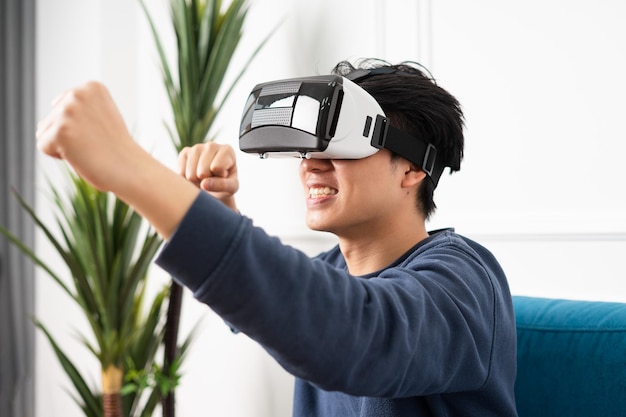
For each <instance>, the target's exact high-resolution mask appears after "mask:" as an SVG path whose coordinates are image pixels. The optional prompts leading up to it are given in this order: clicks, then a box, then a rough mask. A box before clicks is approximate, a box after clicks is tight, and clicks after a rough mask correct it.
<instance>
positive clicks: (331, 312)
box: [158, 194, 514, 397]
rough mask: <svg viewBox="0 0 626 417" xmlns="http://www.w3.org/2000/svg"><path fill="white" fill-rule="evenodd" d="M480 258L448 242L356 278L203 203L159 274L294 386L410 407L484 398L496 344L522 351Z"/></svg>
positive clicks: (500, 290) (443, 239) (499, 286)
mask: <svg viewBox="0 0 626 417" xmlns="http://www.w3.org/2000/svg"><path fill="white" fill-rule="evenodd" d="M476 250H480V249H476V248H473V247H472V246H470V244H468V243H467V241H466V240H464V239H462V238H460V237H458V235H455V234H453V233H450V234H446V233H444V234H443V235H442V236H440V237H438V238H437V239H431V241H430V242H428V243H427V244H425V245H422V246H420V247H419V248H418V249H417V250H416V251H415V252H414V253H412V254H410V255H409V256H408V257H406V259H403V260H402V261H400V262H399V263H398V264H397V265H394V266H392V267H390V268H387V269H385V270H383V271H382V272H380V273H379V274H374V275H373V276H369V277H354V276H351V275H349V274H348V273H347V272H346V270H345V268H342V267H341V265H340V264H331V263H329V262H328V261H327V260H325V259H310V258H308V257H307V256H306V255H304V254H303V253H301V252H299V251H297V250H295V249H293V248H291V247H288V246H284V245H282V244H281V243H280V241H279V240H278V239H276V238H271V237H269V236H267V235H266V234H265V233H264V232H263V230H262V229H259V228H256V227H254V226H253V225H252V223H251V221H250V220H249V219H246V218H245V217H242V216H239V215H237V214H236V213H233V212H231V211H230V210H228V209H226V208H224V207H222V206H221V203H219V202H217V201H215V200H213V199H212V198H211V197H209V196H207V195H202V194H201V195H200V196H199V197H198V199H197V200H196V202H195V203H194V205H193V206H192V207H191V209H190V211H189V212H188V213H187V216H186V217H185V219H184V220H183V222H182V223H181V225H180V226H179V229H178V230H177V231H176V232H175V234H174V235H173V236H172V238H171V239H170V241H169V242H168V244H167V245H166V247H165V248H164V250H163V252H162V253H161V255H160V257H159V259H158V264H159V265H161V266H162V267H163V268H164V269H166V270H167V271H168V272H170V273H172V274H173V275H174V276H175V277H176V279H177V280H179V282H181V283H182V284H183V285H186V286H187V287H189V288H190V289H191V290H192V291H193V293H194V296H195V297H196V298H197V299H198V300H199V301H201V302H203V303H206V304H207V305H209V306H210V307H211V308H212V309H213V310H214V311H215V312H216V313H217V314H219V315H220V316H221V317H222V318H223V319H224V320H225V321H227V322H228V323H230V324H232V325H233V326H235V327H236V328H237V329H239V330H240V331H242V332H244V333H246V334H247V335H248V336H250V337H251V338H252V339H254V340H256V341H257V342H259V343H260V344H262V345H263V346H264V347H265V348H266V349H267V350H268V351H269V352H270V354H272V355H273V356H274V357H275V358H276V359H277V360H278V361H279V362H280V363H281V365H282V366H283V367H285V369H287V370H288V371H289V372H291V373H292V374H294V375H295V376H297V377H299V378H302V379H304V380H307V381H310V382H311V383H313V384H314V385H315V386H318V387H321V388H323V389H325V390H329V391H330V390H337V391H342V392H345V393H348V394H351V395H362V396H376V397H382V396H384V397H407V396H416V395H428V394H433V393H441V392H458V391H470V390H477V389H480V388H481V387H483V386H485V385H486V384H487V383H488V381H489V377H490V374H491V372H492V370H493V366H494V361H495V360H498V357H497V356H496V357H495V358H494V353H493V346H494V344H495V343H496V338H504V339H507V338H509V339H511V340H513V342H511V340H503V342H504V343H506V346H510V345H511V343H514V336H511V335H510V334H509V333H510V331H509V332H502V330H501V329H500V327H501V326H502V324H501V323H500V322H499V320H503V321H505V322H508V323H505V325H507V324H508V325H510V323H512V318H511V317H512V313H511V311H510V310H511V309H510V306H509V305H508V304H507V302H506V297H505V296H506V295H507V294H508V288H506V284H505V283H504V284H503V283H502V282H501V280H500V278H499V277H498V274H500V273H501V271H499V267H498V266H497V264H491V262H485V261H484V260H483V258H484V257H485V254H480V253H478V252H476ZM489 259H491V258H489ZM494 262H495V260H494ZM501 317H502V319H501ZM513 332H514V329H513ZM500 333H501V334H502V336H501V335H500ZM512 350H513V352H514V347H512ZM496 365H497V364H496Z"/></svg>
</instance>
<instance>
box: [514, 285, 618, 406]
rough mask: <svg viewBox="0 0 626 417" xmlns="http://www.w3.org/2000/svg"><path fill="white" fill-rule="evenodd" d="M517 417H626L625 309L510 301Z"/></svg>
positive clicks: (593, 304) (554, 301) (537, 300)
mask: <svg viewBox="0 0 626 417" xmlns="http://www.w3.org/2000/svg"><path fill="white" fill-rule="evenodd" d="M513 304H514V306H515V315H516V320H517V337H518V342H517V345H518V347H517V358H518V359H517V362H518V369H517V381H516V384H515V396H516V400H517V408H518V411H519V416H520V417H542V416H546V417H547V416H550V417H576V416H581V417H582V416H584V417H593V416H598V417H609V416H615V417H617V416H626V304H623V303H609V302H592V301H572V300H557V299H545V298H533V297H522V296H515V297H513Z"/></svg>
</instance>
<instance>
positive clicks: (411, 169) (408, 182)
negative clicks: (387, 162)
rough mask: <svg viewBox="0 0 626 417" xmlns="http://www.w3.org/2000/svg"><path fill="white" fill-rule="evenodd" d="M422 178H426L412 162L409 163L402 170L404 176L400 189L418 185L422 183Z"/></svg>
mask: <svg viewBox="0 0 626 417" xmlns="http://www.w3.org/2000/svg"><path fill="white" fill-rule="evenodd" d="M407 162H408V161H407ZM424 178H426V173H425V172H424V171H422V170H421V169H420V168H418V167H417V166H416V165H415V164H413V163H412V162H409V163H408V165H407V166H406V167H405V169H404V176H403V177H402V187H405V188H410V187H413V186H415V185H419V184H420V183H421V182H422V181H424Z"/></svg>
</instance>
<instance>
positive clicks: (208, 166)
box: [178, 142, 239, 211]
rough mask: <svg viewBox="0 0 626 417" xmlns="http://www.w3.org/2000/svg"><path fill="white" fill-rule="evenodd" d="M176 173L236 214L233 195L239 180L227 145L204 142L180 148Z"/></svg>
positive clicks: (232, 156)
mask: <svg viewBox="0 0 626 417" xmlns="http://www.w3.org/2000/svg"><path fill="white" fill-rule="evenodd" d="M178 172H179V174H180V175H182V176H183V177H185V178H186V179H187V180H188V181H190V182H192V183H193V184H195V185H196V186H197V187H199V188H201V189H203V190H205V191H208V192H209V193H210V194H211V195H213V196H214V197H215V198H218V199H219V200H220V201H222V202H223V203H224V204H226V205H227V206H228V207H230V208H232V209H233V210H235V211H237V206H236V205H235V197H234V195H235V193H236V192H237V190H238V189H239V179H238V178H237V161H236V158H235V152H234V151H233V148H231V147H230V146H228V145H219V144H217V143H213V142H208V143H202V144H198V145H194V146H192V147H187V148H184V149H183V150H182V151H181V152H180V155H179V156H178Z"/></svg>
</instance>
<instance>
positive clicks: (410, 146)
mask: <svg viewBox="0 0 626 417" xmlns="http://www.w3.org/2000/svg"><path fill="white" fill-rule="evenodd" d="M398 72H402V71H398V70H396V69H394V68H390V67H381V68H373V69H357V70H355V71H352V72H351V73H350V74H348V75H346V76H345V77H346V78H348V79H349V80H350V81H353V82H359V81H363V80H365V79H367V78H369V77H372V76H374V75H381V74H393V73H398ZM371 145H372V146H373V147H375V148H378V149H383V148H384V149H387V150H389V151H391V152H393V153H395V154H397V155H400V156H401V157H403V158H405V159H407V160H408V161H410V162H412V163H414V164H415V165H416V166H418V167H419V168H420V169H421V170H422V171H424V172H425V173H426V175H428V177H429V178H430V179H431V180H432V182H433V184H434V186H435V187H437V184H438V183H439V178H440V177H441V174H442V173H443V170H444V168H445V164H444V163H443V162H442V161H441V158H438V157H437V148H436V147H435V146H434V145H433V144H432V143H430V142H424V141H422V140H420V139H418V138H416V137H414V136H412V135H409V134H408V133H405V132H403V131H401V130H399V129H397V128H395V127H393V126H391V125H390V124H389V123H388V122H387V118H386V117H383V116H380V115H379V116H377V117H376V122H375V123H374V132H373V136H372V141H371Z"/></svg>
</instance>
